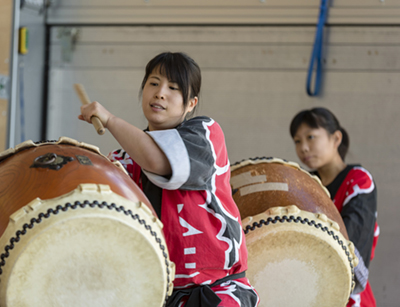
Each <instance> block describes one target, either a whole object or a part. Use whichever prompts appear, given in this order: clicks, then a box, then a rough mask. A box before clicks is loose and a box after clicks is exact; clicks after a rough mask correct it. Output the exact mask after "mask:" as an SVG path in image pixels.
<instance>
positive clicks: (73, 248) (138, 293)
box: [0, 185, 173, 307]
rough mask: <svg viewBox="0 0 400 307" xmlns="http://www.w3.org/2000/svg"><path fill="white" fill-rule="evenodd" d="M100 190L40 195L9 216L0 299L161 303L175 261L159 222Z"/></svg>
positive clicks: (14, 302) (7, 302)
mask: <svg viewBox="0 0 400 307" xmlns="http://www.w3.org/2000/svg"><path fill="white" fill-rule="evenodd" d="M82 186H83V187H84V188H85V187H89V190H91V187H93V186H96V185H82ZM82 186H81V187H82ZM105 190H106V189H104V187H103V188H102V191H100V192H98V193H93V191H91V192H89V193H86V195H83V196H82V191H75V192H74V193H72V194H70V195H67V196H63V197H60V198H57V199H53V200H48V201H41V200H39V199H38V200H35V201H33V202H32V203H30V204H29V205H28V206H26V207H24V208H22V209H21V210H20V211H18V212H17V213H16V214H14V215H13V216H12V217H11V220H12V222H11V223H10V224H9V226H8V228H7V229H6V231H5V233H4V235H3V236H2V237H1V239H0V244H1V250H2V251H4V250H7V249H8V250H9V251H8V256H7V253H5V252H0V253H3V255H2V258H4V261H5V263H3V265H2V266H0V268H1V269H2V274H1V275H0V296H1V299H0V305H1V306H4V307H7V306H41V307H50V306H74V307H76V306H163V304H164V302H165V299H166V296H167V293H168V292H169V290H170V288H171V287H172V279H173V268H172V265H173V264H171V263H170V262H169V259H168V254H167V251H166V248H165V242H164V239H163V236H162V232H161V227H162V226H161V224H160V222H159V221H158V220H156V219H155V218H154V217H153V216H152V215H151V213H150V210H149V209H146V208H147V207H146V206H140V203H138V204H134V203H132V202H130V201H128V200H126V199H124V198H122V197H120V196H118V195H116V194H114V193H112V192H111V191H105ZM86 192H87V191H86ZM84 194H85V193H84ZM105 194H106V195H105ZM99 199H100V200H101V201H97V202H96V200H99ZM85 200H87V201H86V203H85ZM16 240H18V242H16ZM11 242H13V243H11ZM10 245H12V246H13V248H12V249H9V248H7V246H10ZM5 256H7V257H5Z"/></svg>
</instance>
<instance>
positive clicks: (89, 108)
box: [78, 101, 114, 128]
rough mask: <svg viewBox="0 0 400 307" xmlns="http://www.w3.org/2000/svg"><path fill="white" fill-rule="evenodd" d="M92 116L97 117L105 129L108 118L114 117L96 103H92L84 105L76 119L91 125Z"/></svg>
mask: <svg viewBox="0 0 400 307" xmlns="http://www.w3.org/2000/svg"><path fill="white" fill-rule="evenodd" d="M93 116H96V117H98V118H99V119H100V121H101V123H102V124H103V126H104V127H105V128H107V123H108V121H109V120H110V118H112V117H114V115H112V114H111V113H110V112H109V111H108V110H107V109H106V108H105V107H103V106H102V105H101V104H100V103H98V102H97V101H93V102H92V103H90V104H85V105H82V106H81V114H80V115H78V118H79V119H80V120H83V121H86V122H88V123H90V124H91V123H92V117H93Z"/></svg>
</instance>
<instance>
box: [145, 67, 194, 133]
mask: <svg viewBox="0 0 400 307" xmlns="http://www.w3.org/2000/svg"><path fill="white" fill-rule="evenodd" d="M196 104H197V97H195V98H192V99H190V100H189V102H188V105H187V107H186V108H184V107H183V96H182V92H181V89H180V88H179V86H178V84H177V83H176V82H174V81H173V80H168V78H167V77H165V76H164V75H162V74H161V73H160V72H159V71H158V69H155V70H154V71H153V72H152V73H151V74H150V75H149V77H148V78H147V81H146V84H145V85H144V88H143V92H142V108H143V113H144V115H145V116H146V118H147V121H148V123H149V129H150V131H152V130H164V129H171V128H175V127H176V126H178V125H179V124H180V123H181V122H182V121H183V120H184V119H185V117H186V114H187V113H188V112H190V111H192V110H193V108H194V107H195V105H196Z"/></svg>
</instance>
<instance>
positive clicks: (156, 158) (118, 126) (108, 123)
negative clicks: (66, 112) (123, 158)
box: [78, 101, 171, 176]
mask: <svg viewBox="0 0 400 307" xmlns="http://www.w3.org/2000/svg"><path fill="white" fill-rule="evenodd" d="M94 115H95V116H97V117H98V118H99V119H100V121H101V122H102V124H103V125H104V127H105V128H107V129H108V130H109V131H110V133H111V134H112V135H113V136H114V137H115V139H116V140H117V141H118V143H119V144H120V145H121V147H122V148H123V149H124V150H125V151H126V152H127V153H128V154H129V156H131V157H132V159H133V160H135V161H136V163H137V164H139V165H140V166H141V167H142V168H143V169H145V170H146V171H148V172H151V173H154V174H157V175H161V176H168V175H170V174H171V166H170V164H169V161H168V159H167V157H166V156H165V154H164V152H163V151H162V150H161V149H160V148H159V147H158V146H157V144H156V143H155V142H154V141H153V139H152V138H151V137H150V136H149V135H148V134H147V133H146V132H144V131H143V130H141V129H139V128H137V127H135V126H133V125H131V124H129V123H127V122H126V121H124V120H123V119H121V118H119V117H116V116H114V115H113V114H111V113H110V112H109V111H108V110H107V109H105V108H104V107H103V106H102V105H101V104H100V103H98V102H96V101H95V102H92V103H91V104H88V105H83V106H81V114H80V115H79V116H78V118H79V119H80V120H84V121H87V122H88V123H91V117H92V116H94Z"/></svg>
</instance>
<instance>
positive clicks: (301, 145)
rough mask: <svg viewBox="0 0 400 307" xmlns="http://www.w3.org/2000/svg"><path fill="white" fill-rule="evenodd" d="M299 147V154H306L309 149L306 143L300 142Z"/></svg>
mask: <svg viewBox="0 0 400 307" xmlns="http://www.w3.org/2000/svg"><path fill="white" fill-rule="evenodd" d="M299 147H300V151H301V152H308V151H309V149H310V148H309V147H308V144H307V142H301V143H300V146H299Z"/></svg>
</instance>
